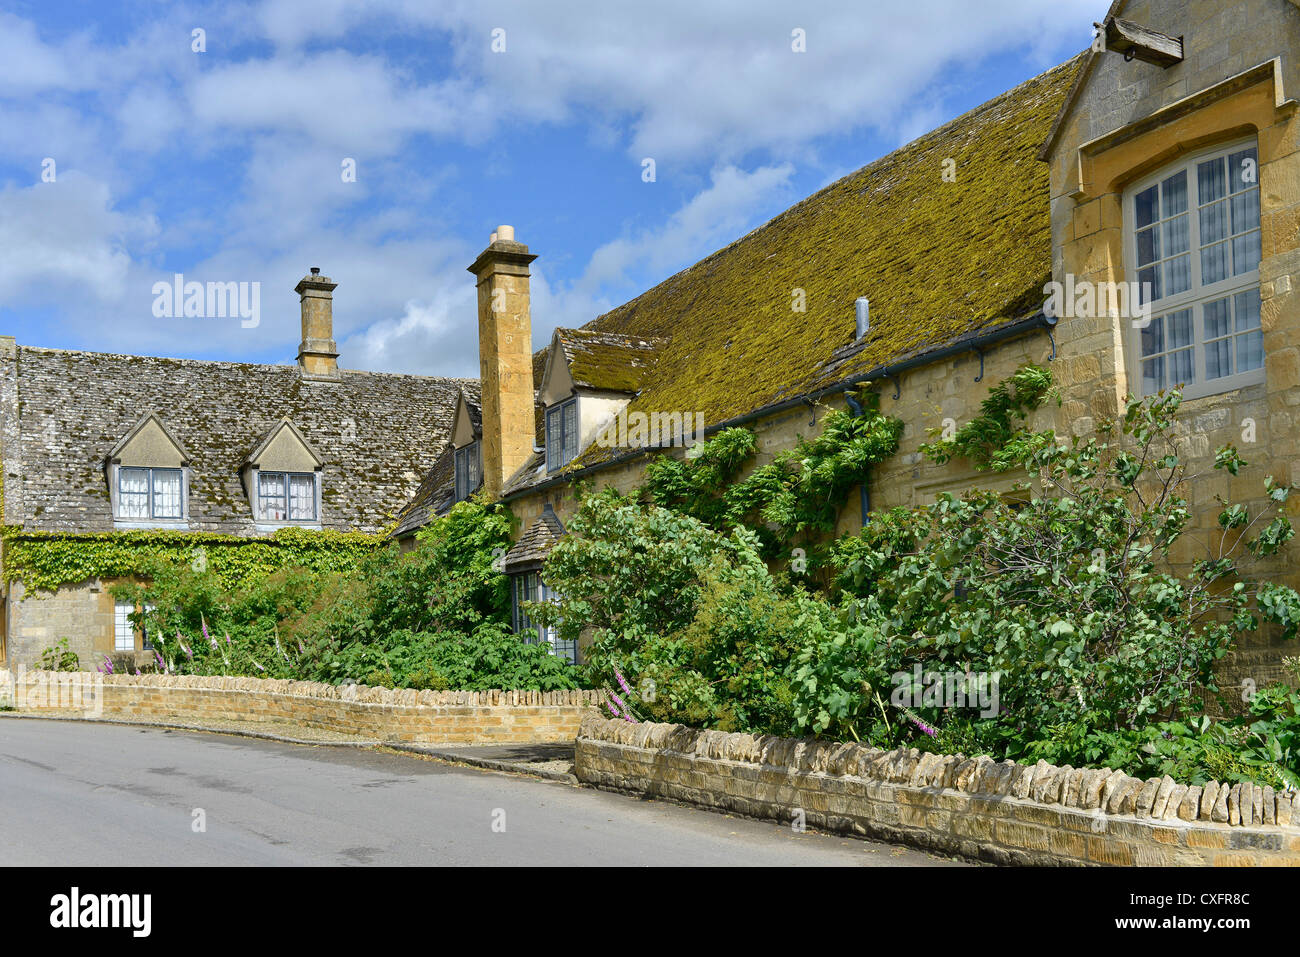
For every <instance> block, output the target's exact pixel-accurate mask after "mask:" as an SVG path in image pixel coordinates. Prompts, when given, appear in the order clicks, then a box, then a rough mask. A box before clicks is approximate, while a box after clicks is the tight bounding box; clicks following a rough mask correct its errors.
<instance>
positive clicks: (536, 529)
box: [505, 506, 564, 572]
mask: <svg viewBox="0 0 1300 957" xmlns="http://www.w3.org/2000/svg"><path fill="white" fill-rule="evenodd" d="M563 535H564V526H563V525H561V524H560V520H559V518H557V517H556V515H555V512H554V511H552V510H551V508H550V507H549V506H547V507H546V508H545V509H543V510H542V514H541V517H540V518H538V519H537V521H535V522H533V524H531V525H529V526H528V529H527V530H526V531H525V532H524V533H523V534H522V535H521V536H519V541H517V542H515V544H514V545H513V546H512V547H511V549H510V551H508V552H506V558H505V570H506V571H507V572H521V571H530V570H531V569H534V568H540V567H541V565H542V562H543V561H545V560H546V556H547V554H549V553H550V551H551V549H552V548H554V547H555V543H556V542H558V541H559V540H560V538H561V537H563Z"/></svg>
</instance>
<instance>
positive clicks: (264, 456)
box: [240, 419, 325, 530]
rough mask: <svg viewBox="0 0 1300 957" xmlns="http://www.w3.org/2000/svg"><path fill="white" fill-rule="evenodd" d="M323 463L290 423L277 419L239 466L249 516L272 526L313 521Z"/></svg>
mask: <svg viewBox="0 0 1300 957" xmlns="http://www.w3.org/2000/svg"><path fill="white" fill-rule="evenodd" d="M324 465H325V462H324V460H323V459H321V457H320V456H319V455H317V454H316V452H315V450H313V449H312V447H311V446H310V445H309V444H308V443H307V439H306V438H305V437H304V436H303V434H302V433H301V432H299V431H298V429H297V428H295V427H294V425H293V423H291V422H290V421H289V420H288V419H281V420H280V422H279V423H278V424H277V425H275V426H273V427H272V429H271V431H270V432H268V433H267V434H266V436H265V438H263V439H262V441H261V442H260V443H259V444H258V446H257V448H255V449H254V450H253V452H252V453H251V454H250V455H249V456H248V458H247V459H245V460H244V463H243V465H241V466H240V473H241V475H242V476H243V479H244V489H245V490H246V491H247V492H248V498H249V502H250V503H251V504H252V506H253V520H254V521H256V522H259V523H261V525H262V526H272V527H273V526H276V525H287V524H295V525H317V524H318V523H319V522H320V518H321V475H322V471H321V470H322V469H323V468H324ZM267 530H269V529H267Z"/></svg>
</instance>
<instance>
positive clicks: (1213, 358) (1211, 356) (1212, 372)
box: [1205, 339, 1232, 379]
mask: <svg viewBox="0 0 1300 957" xmlns="http://www.w3.org/2000/svg"><path fill="white" fill-rule="evenodd" d="M1225 375H1232V340H1231V339H1220V340H1218V341H1217V342H1211V343H1208V344H1207V345H1206V347H1205V378H1207V379H1222V378H1223V377H1224V376H1225Z"/></svg>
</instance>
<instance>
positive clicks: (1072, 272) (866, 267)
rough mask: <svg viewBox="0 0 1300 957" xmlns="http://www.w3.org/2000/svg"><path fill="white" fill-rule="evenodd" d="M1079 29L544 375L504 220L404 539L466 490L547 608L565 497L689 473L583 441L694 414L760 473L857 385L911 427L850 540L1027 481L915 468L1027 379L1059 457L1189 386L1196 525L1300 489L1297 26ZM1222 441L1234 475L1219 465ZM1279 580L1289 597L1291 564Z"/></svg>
mask: <svg viewBox="0 0 1300 957" xmlns="http://www.w3.org/2000/svg"><path fill="white" fill-rule="evenodd" d="M1095 31H1096V34H1095V40H1094V43H1093V46H1092V48H1091V49H1090V50H1087V51H1085V52H1084V53H1083V54H1081V55H1080V56H1078V57H1076V58H1074V59H1073V60H1071V61H1070V62H1068V63H1065V64H1062V65H1060V66H1058V67H1055V68H1053V69H1050V70H1048V71H1047V72H1045V73H1043V74H1042V75H1040V76H1037V77H1034V78H1033V79H1031V80H1029V81H1028V82H1025V83H1023V84H1021V85H1020V86H1018V87H1016V88H1015V89H1013V90H1010V91H1009V92H1007V93H1004V94H1003V95H1001V96H999V97H997V98H995V99H993V100H991V101H989V102H988V103H985V104H983V105H982V106H980V107H978V108H976V109H974V110H972V111H970V112H969V113H967V114H965V115H963V116H960V117H958V118H957V119H955V120H953V121H952V122H950V123H948V124H946V125H944V126H942V127H940V128H939V129H936V130H934V131H933V132H931V133H928V134H926V135H925V136H922V137H921V138H919V139H917V140H916V141H914V142H912V143H910V144H908V145H907V146H904V147H902V148H901V149H899V150H897V151H895V152H893V153H891V154H889V155H888V156H885V157H883V158H881V159H879V160H877V161H875V162H873V163H871V164H869V165H867V166H865V167H863V168H862V169H860V170H858V171H857V172H855V173H852V174H851V175H849V176H846V177H845V178H843V179H841V180H839V181H838V182H836V183H833V184H831V185H830V186H827V187H826V188H825V189H823V190H821V191H820V192H818V193H816V194H815V195H813V196H810V197H808V198H807V199H805V200H803V201H802V202H800V203H798V204H796V205H795V206H793V207H792V208H790V209H789V210H787V211H786V212H784V213H782V214H780V215H779V216H777V217H776V218H774V219H773V220H771V221H770V222H768V223H766V224H765V225H763V226H761V227H760V228H758V229H756V230H754V231H753V232H751V233H750V234H748V235H746V236H744V237H742V238H740V239H738V240H736V241H735V242H734V243H732V244H731V245H729V246H727V247H726V248H724V249H721V250H719V251H718V252H716V253H714V254H713V255H711V256H709V257H708V258H706V259H704V260H702V261H701V262H699V263H696V264H695V265H693V266H691V267H689V268H687V269H685V270H683V271H682V272H680V273H678V274H677V275H675V276H672V277H671V278H669V279H667V280H665V281H664V282H662V283H660V284H659V285H658V286H656V287H654V288H653V289H650V290H648V291H647V292H645V293H643V294H642V295H640V296H638V297H637V298H635V299H633V300H632V301H630V302H628V303H626V304H624V305H622V306H620V307H618V308H617V309H614V310H613V311H611V312H609V313H607V314H605V315H602V316H599V317H597V318H595V319H593V320H592V321H591V322H590V323H588V324H587V325H586V326H585V327H583V328H582V329H560V330H557V331H556V333H555V335H554V337H553V338H552V341H551V343H550V344H549V346H548V347H547V348H545V349H543V350H541V351H540V352H538V353H537V354H532V353H531V351H530V346H529V343H530V324H531V323H530V315H529V300H528V274H529V263H530V262H531V261H532V260H533V259H534V258H535V254H534V253H532V252H530V250H529V247H528V246H526V245H524V244H522V243H520V242H518V241H516V240H515V237H514V232H513V230H512V229H510V228H509V227H501V229H499V230H498V231H497V233H494V234H493V236H492V239H491V242H490V243H489V245H488V246H487V248H486V249H485V250H484V251H483V253H482V254H481V255H480V256H479V257H478V259H477V260H476V261H475V263H474V264H473V265H472V266H471V267H470V271H471V272H473V273H474V275H475V277H476V280H477V284H478V291H479V299H478V302H479V316H478V321H479V342H480V355H481V383H482V405H481V408H480V407H478V406H476V405H475V404H474V402H473V401H472V399H470V398H468V397H466V398H464V399H463V400H462V401H461V402H460V403H459V405H458V411H457V417H456V423H457V424H456V427H455V429H454V431H453V439H452V441H451V443H450V444H449V446H448V447H447V448H446V449H445V450H444V451H443V455H442V456H441V458H440V459H439V460H438V462H437V464H436V465H435V466H434V468H433V469H431V470H430V472H429V473H428V474H427V475H426V477H425V481H424V483H423V484H422V486H421V489H420V491H419V493H418V494H417V496H416V497H415V498H414V499H413V500H412V501H411V502H409V503H408V504H407V506H406V507H405V508H404V509H403V512H402V515H401V518H400V523H399V528H398V535H399V537H409V536H410V535H411V534H412V533H413V531H414V530H415V529H416V528H418V527H419V526H420V525H421V524H423V523H424V522H425V521H427V520H428V517H429V515H430V514H437V513H439V512H442V511H445V510H446V509H447V508H449V507H450V506H451V505H452V504H453V503H454V502H455V501H457V500H458V499H461V498H464V497H466V496H467V495H469V494H471V493H472V492H474V491H475V490H476V489H478V488H479V487H480V486H481V488H482V490H483V491H484V492H485V493H486V494H487V495H489V496H491V497H493V498H498V499H500V500H501V501H503V502H505V503H507V504H508V505H509V506H510V508H511V509H512V510H513V511H514V513H515V514H516V515H517V516H518V517H519V518H520V519H521V520H522V525H521V531H520V536H521V537H520V539H519V542H518V543H517V544H516V546H515V548H514V549H513V550H512V551H511V552H510V554H509V555H507V556H506V568H507V571H509V572H510V573H511V574H512V576H513V577H514V581H515V587H514V594H515V597H516V604H517V603H518V601H522V600H528V599H538V598H543V597H545V594H546V592H545V588H546V586H545V582H544V580H543V576H541V575H540V574H539V572H540V570H541V568H542V560H543V558H544V555H545V550H546V548H547V547H548V543H550V542H553V541H554V540H555V539H556V538H557V537H558V536H559V535H562V534H563V529H564V521H565V518H566V516H568V515H570V514H571V513H572V511H573V509H574V508H575V501H574V498H573V489H574V486H575V483H576V482H578V481H579V480H581V481H585V482H590V483H593V484H595V485H597V486H599V485H611V486H615V487H618V488H620V489H627V488H631V487H633V486H635V485H636V484H638V480H639V477H640V474H641V469H642V467H643V466H644V464H645V462H646V461H647V456H648V455H653V454H682V453H681V451H680V450H676V451H672V450H668V451H647V450H645V449H644V448H638V447H621V448H620V447H613V448H611V447H608V443H601V442H598V441H596V439H597V436H598V435H599V433H600V431H601V429H602V428H603V427H604V426H606V425H607V424H608V423H609V422H610V421H611V420H612V419H613V418H614V417H615V415H616V414H617V413H622V414H623V415H624V416H625V417H626V418H627V419H628V420H629V421H630V420H631V418H632V417H633V415H634V414H635V413H638V412H639V413H644V414H645V416H646V418H647V419H648V420H651V421H653V420H654V417H655V416H658V417H659V421H660V423H661V424H665V425H666V426H667V428H668V430H669V433H670V435H671V434H677V435H680V434H682V432H683V431H685V430H690V429H692V428H693V427H694V426H695V425H696V424H697V423H698V422H699V420H700V419H702V420H703V422H704V433H705V434H713V433H715V432H717V431H718V430H720V429H723V428H726V427H728V426H732V425H745V426H747V427H749V428H751V429H753V430H754V431H755V432H756V433H757V436H758V438H759V443H760V450H761V451H760V455H759V456H758V459H757V461H756V462H755V463H754V464H756V465H757V464H762V463H764V462H766V461H770V460H771V457H772V455H773V454H774V453H776V452H777V451H779V450H781V449H783V448H787V447H789V446H790V445H792V444H793V443H794V442H795V441H797V440H798V439H799V438H800V437H801V436H811V435H814V434H816V433H817V431H818V430H819V428H820V426H819V421H820V420H821V418H822V416H823V415H824V411H825V409H827V408H836V407H842V406H843V404H844V401H845V400H844V398H843V393H844V391H845V389H846V388H847V387H849V386H852V385H854V384H857V383H861V382H862V381H864V380H872V381H875V382H877V383H879V384H880V392H881V410H882V412H884V413H885V414H887V415H890V416H893V417H895V418H898V419H901V420H902V421H903V422H904V423H905V426H906V428H905V433H904V438H903V442H902V448H901V450H900V452H899V454H898V455H896V456H895V457H893V458H892V459H890V460H889V461H888V462H886V463H884V464H883V465H881V466H879V467H877V468H876V469H875V470H874V472H873V474H872V475H871V477H870V481H869V482H868V483H867V485H866V486H865V487H864V488H862V489H861V490H859V493H858V494H855V495H852V496H850V497H849V499H848V500H847V501H846V502H845V503H844V505H843V509H842V512H841V516H840V520H839V525H840V528H839V530H840V531H852V530H853V529H855V528H857V527H860V525H861V524H862V522H863V521H864V519H865V518H866V516H867V515H868V514H869V513H870V511H871V510H872V509H879V508H889V507H894V506H899V505H919V504H924V503H926V502H929V501H933V500H934V498H935V496H936V495H937V494H938V493H940V492H943V491H952V492H957V491H960V490H962V489H965V488H969V487H971V486H973V485H976V484H979V485H981V486H984V487H989V486H992V487H993V488H995V489H996V488H998V487H999V486H1001V485H1007V486H1010V485H1012V484H1014V483H1015V482H1016V481H1017V477H1016V476H1014V475H1007V476H991V475H989V474H988V473H977V472H975V471H974V470H973V469H971V468H970V467H969V466H968V465H965V464H963V462H962V461H960V460H957V461H954V462H951V463H949V464H947V465H944V466H939V465H935V464H932V463H930V462H929V461H927V460H925V459H924V458H923V457H922V456H921V454H920V452H919V446H920V445H921V444H922V443H924V442H925V441H927V440H928V439H929V436H928V433H927V430H928V429H932V428H940V427H942V426H943V425H944V423H945V420H950V421H951V422H953V423H956V424H957V425H960V424H961V423H962V422H964V421H966V420H968V419H969V418H970V417H971V416H972V415H973V414H974V413H975V412H976V411H977V408H978V405H979V402H980V401H981V400H982V399H983V398H984V397H985V396H986V395H987V389H988V387H989V386H990V385H992V384H995V383H997V382H998V381H1000V380H1002V379H1004V378H1006V377H1007V376H1009V375H1010V374H1011V373H1013V372H1014V371H1015V370H1016V369H1017V368H1019V367H1021V366H1023V365H1024V364H1026V363H1030V362H1033V363H1037V364H1040V365H1047V366H1048V367H1049V368H1051V369H1052V371H1053V373H1054V377H1055V381H1056V383H1057V386H1058V387H1059V389H1060V391H1061V393H1062V395H1063V398H1064V404H1063V405H1062V406H1061V407H1060V408H1059V409H1058V408H1057V407H1055V406H1054V405H1053V406H1051V407H1050V408H1044V409H1042V410H1040V411H1039V412H1038V413H1036V417H1035V421H1034V422H1033V423H1032V425H1033V426H1034V427H1035V428H1040V429H1041V428H1049V427H1053V428H1055V430H1056V432H1057V433H1058V434H1059V435H1062V436H1068V435H1070V434H1079V435H1084V434H1088V433H1090V432H1091V431H1092V430H1093V429H1094V427H1095V424H1096V422H1097V421H1098V420H1100V419H1102V418H1104V417H1108V416H1114V415H1115V414H1116V412H1117V411H1118V410H1119V409H1121V408H1122V406H1123V403H1124V401H1125V397H1126V396H1127V395H1128V394H1130V393H1132V394H1135V395H1139V396H1141V395H1147V394H1151V393H1153V392H1156V391H1159V390H1161V389H1167V388H1170V387H1172V386H1176V385H1181V386H1182V387H1183V389H1184V394H1185V395H1186V397H1187V399H1188V401H1186V402H1185V404H1184V406H1183V410H1182V418H1181V422H1182V426H1183V429H1184V432H1185V437H1186V439H1187V442H1188V447H1189V449H1190V452H1191V466H1192V471H1193V472H1198V471H1202V470H1208V471H1210V475H1209V477H1206V478H1204V479H1200V480H1198V482H1197V483H1196V484H1195V485H1194V487H1193V489H1192V497H1193V503H1194V506H1195V507H1196V509H1197V514H1196V517H1195V522H1196V524H1197V525H1198V526H1199V527H1201V528H1205V529H1210V528H1213V527H1214V526H1215V521H1216V515H1217V512H1218V507H1217V504H1216V502H1215V496H1216V495H1219V494H1222V495H1229V494H1230V495H1232V496H1234V498H1235V500H1238V501H1246V502H1248V503H1249V502H1256V503H1257V502H1259V501H1260V500H1261V499H1262V497H1263V491H1262V483H1261V479H1262V477H1263V476H1264V475H1266V474H1270V473H1271V474H1272V475H1274V476H1275V477H1276V478H1277V479H1278V480H1279V481H1282V482H1288V481H1293V480H1295V479H1300V475H1297V474H1296V472H1295V470H1294V467H1293V464H1292V463H1293V460H1294V459H1295V457H1296V454H1297V452H1298V451H1300V449H1298V448H1297V440H1296V437H1295V435H1296V429H1295V425H1296V422H1297V420H1300V298H1297V297H1296V292H1295V291H1293V284H1294V283H1296V282H1297V280H1300V152H1297V146H1298V145H1300V124H1298V123H1297V120H1296V109H1295V108H1296V101H1295V100H1294V99H1292V97H1293V96H1294V91H1295V90H1296V89H1297V88H1300V66H1298V65H1297V62H1296V56H1297V53H1298V52H1300V7H1298V6H1297V3H1296V2H1294V0H1236V2H1229V0H1116V2H1115V3H1114V4H1112V6H1111V7H1110V9H1109V10H1108V11H1107V12H1106V14H1105V16H1104V17H1103V18H1102V19H1101V20H1100V21H1099V22H1098V24H1097V25H1096V28H1095ZM1057 284H1059V285H1057ZM1084 289H1089V290H1091V292H1090V293H1089V294H1088V295H1086V296H1085V295H1083V294H1082V290H1084ZM1130 291H1131V292H1133V293H1134V295H1133V296H1132V297H1129V296H1128V295H1127V294H1128V293H1129V292H1130ZM1095 292H1100V293H1104V295H1103V296H1102V300H1101V304H1100V305H1098V304H1097V302H1096V298H1097V297H1096V295H1094V293H1095ZM674 429H676V430H678V431H677V432H675V433H674V432H673V430H674ZM1228 442H1233V443H1235V444H1236V445H1237V446H1238V447H1239V448H1240V449H1241V450H1242V452H1243V454H1244V456H1245V458H1246V459H1247V460H1248V461H1249V462H1250V464H1251V466H1252V468H1251V469H1250V474H1249V476H1246V475H1243V476H1242V477H1241V478H1240V479H1237V478H1231V477H1228V476H1225V475H1223V474H1222V473H1216V472H1213V471H1212V470H1209V466H1211V465H1212V464H1213V461H1212V460H1213V450H1214V449H1215V448H1217V447H1218V446H1220V445H1223V444H1226V443H1228ZM1272 573H1273V574H1275V576H1276V577H1278V578H1280V579H1282V580H1285V581H1286V582H1287V583H1288V584H1291V585H1300V575H1298V574H1297V572H1296V570H1295V568H1294V567H1293V566H1292V565H1291V564H1290V563H1289V562H1288V561H1287V560H1279V561H1278V562H1277V563H1276V564H1275V565H1274V566H1273V568H1272ZM515 617H516V622H517V624H518V625H520V626H526V625H527V621H526V616H524V615H523V614H522V612H521V611H517V612H516V616H515ZM1278 652H1279V646H1278V645H1277V644H1276V643H1274V642H1272V641H1270V640H1269V639H1267V638H1264V639H1260V641H1259V642H1258V643H1257V644H1255V645H1248V646H1246V647H1243V648H1241V649H1239V651H1238V652H1237V654H1236V657H1235V660H1233V661H1232V662H1230V663H1229V664H1228V666H1227V668H1228V670H1229V672H1230V673H1231V675H1232V677H1233V680H1235V679H1236V678H1238V677H1240V678H1247V677H1248V678H1251V679H1252V680H1254V681H1256V682H1257V683H1259V684H1263V683H1265V682H1266V681H1269V680H1272V679H1274V678H1276V677H1278V676H1279V673H1280V670H1279V667H1278V658H1279V654H1278ZM566 653H569V654H572V653H573V651H572V650H571V649H566Z"/></svg>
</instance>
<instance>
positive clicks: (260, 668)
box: [250, 659, 266, 671]
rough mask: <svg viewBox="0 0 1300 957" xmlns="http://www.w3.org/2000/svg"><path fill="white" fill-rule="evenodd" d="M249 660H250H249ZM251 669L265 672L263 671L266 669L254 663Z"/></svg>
mask: <svg viewBox="0 0 1300 957" xmlns="http://www.w3.org/2000/svg"><path fill="white" fill-rule="evenodd" d="M250 660H251V659H250ZM253 667H254V668H256V669H257V670H258V671H265V670H266V669H265V668H263V667H262V666H261V665H259V664H258V663H257V662H256V661H254V662H253Z"/></svg>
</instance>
